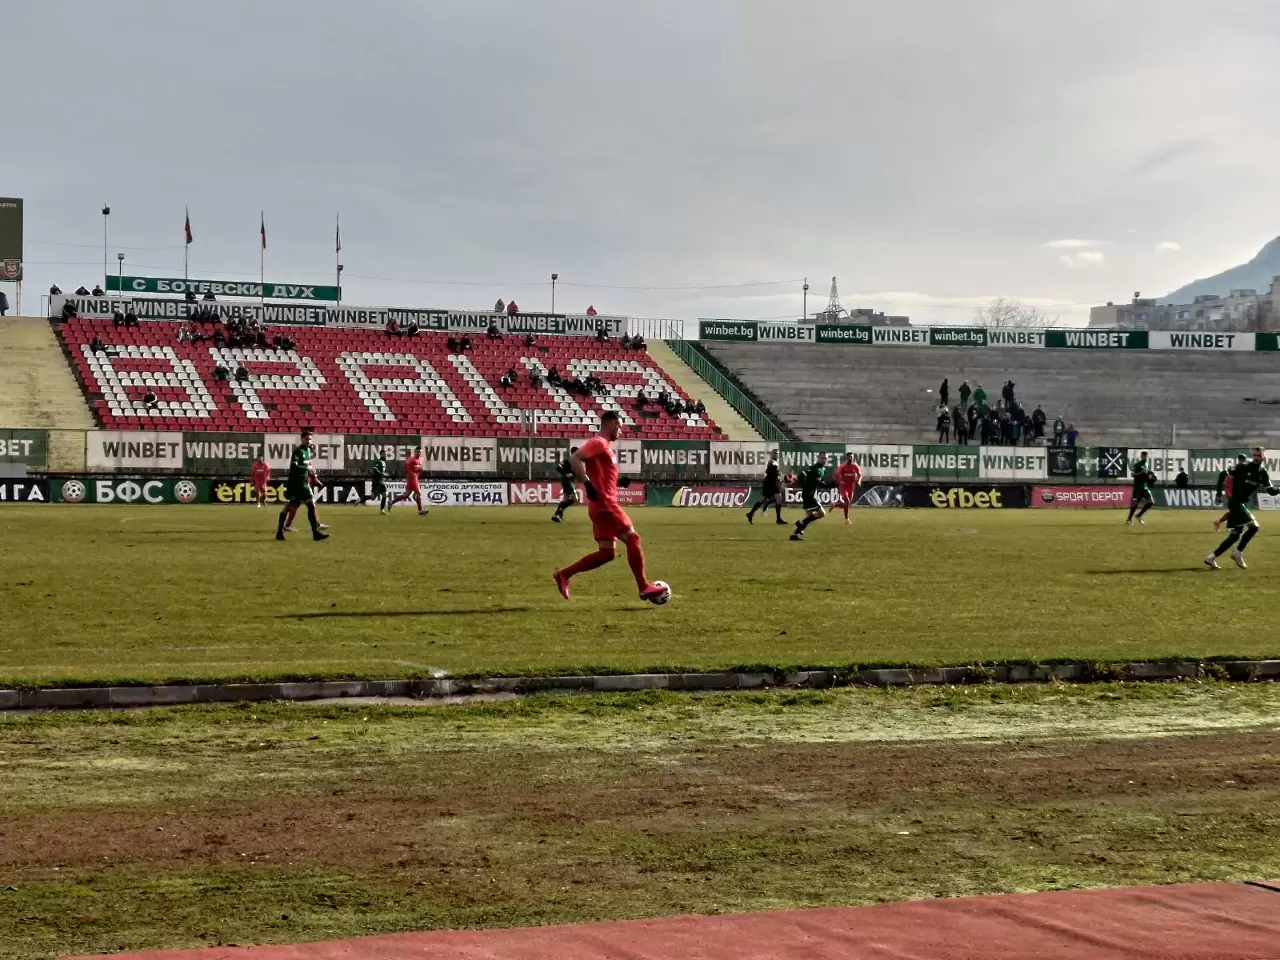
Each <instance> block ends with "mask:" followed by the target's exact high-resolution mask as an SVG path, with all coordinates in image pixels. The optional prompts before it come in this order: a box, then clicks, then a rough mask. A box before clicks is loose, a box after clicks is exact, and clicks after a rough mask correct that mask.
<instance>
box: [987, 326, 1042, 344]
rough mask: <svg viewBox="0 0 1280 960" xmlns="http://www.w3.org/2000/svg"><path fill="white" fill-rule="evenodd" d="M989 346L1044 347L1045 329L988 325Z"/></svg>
mask: <svg viewBox="0 0 1280 960" xmlns="http://www.w3.org/2000/svg"><path fill="white" fill-rule="evenodd" d="M987 346H988V347H1030V348H1032V349H1044V331H1043V330H1033V329H1018V328H1015V327H988V328H987Z"/></svg>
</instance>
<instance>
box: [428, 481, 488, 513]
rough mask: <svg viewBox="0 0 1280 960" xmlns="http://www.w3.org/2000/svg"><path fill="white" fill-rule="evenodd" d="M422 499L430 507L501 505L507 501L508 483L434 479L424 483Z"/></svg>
mask: <svg viewBox="0 0 1280 960" xmlns="http://www.w3.org/2000/svg"><path fill="white" fill-rule="evenodd" d="M422 499H423V501H425V503H426V504H427V506H428V507H501V506H505V505H506V503H507V484H506V482H505V481H502V480H491V481H483V480H480V481H476V480H454V481H443V480H433V481H430V482H427V483H423V484H422Z"/></svg>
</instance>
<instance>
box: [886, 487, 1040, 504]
mask: <svg viewBox="0 0 1280 960" xmlns="http://www.w3.org/2000/svg"><path fill="white" fill-rule="evenodd" d="M902 505H903V506H905V507H934V508H937V509H940V510H1003V509H1006V508H1009V507H1025V506H1027V488H1026V487H1021V486H1017V487H1015V486H984V485H982V484H977V483H966V484H962V485H961V484H956V485H954V486H933V487H914V486H912V487H903V488H902Z"/></svg>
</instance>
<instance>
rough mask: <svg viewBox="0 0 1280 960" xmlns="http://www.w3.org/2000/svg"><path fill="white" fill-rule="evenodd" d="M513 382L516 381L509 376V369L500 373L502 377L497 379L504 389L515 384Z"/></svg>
mask: <svg viewBox="0 0 1280 960" xmlns="http://www.w3.org/2000/svg"><path fill="white" fill-rule="evenodd" d="M515 382H516V381H515V379H514V378H513V377H512V376H511V371H510V370H508V371H507V372H506V373H504V374H503V375H502V379H500V380H499V381H498V383H499V384H501V385H502V388H503V389H504V390H506V389H510V388H511V387H513V386H515Z"/></svg>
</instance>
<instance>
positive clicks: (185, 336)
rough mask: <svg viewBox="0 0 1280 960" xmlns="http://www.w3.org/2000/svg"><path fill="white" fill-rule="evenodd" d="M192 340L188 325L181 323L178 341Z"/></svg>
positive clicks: (187, 341) (186, 341)
mask: <svg viewBox="0 0 1280 960" xmlns="http://www.w3.org/2000/svg"><path fill="white" fill-rule="evenodd" d="M190 341H191V331H190V330H188V329H187V325H186V324H185V323H184V324H181V325H180V326H179V327H178V343H189V342H190Z"/></svg>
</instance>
